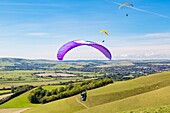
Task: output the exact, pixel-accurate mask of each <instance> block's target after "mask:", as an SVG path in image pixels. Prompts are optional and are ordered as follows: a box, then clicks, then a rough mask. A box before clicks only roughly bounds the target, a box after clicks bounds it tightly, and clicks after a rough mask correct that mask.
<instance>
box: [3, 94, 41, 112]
mask: <svg viewBox="0 0 170 113" xmlns="http://www.w3.org/2000/svg"><path fill="white" fill-rule="evenodd" d="M29 92H30V91H28V92H26V93H24V94H21V95H20V96H18V97H15V98H13V99H11V100H9V101H8V102H6V103H4V104H2V105H0V109H2V108H27V107H35V106H38V105H40V104H32V103H30V102H29V100H28V95H29Z"/></svg>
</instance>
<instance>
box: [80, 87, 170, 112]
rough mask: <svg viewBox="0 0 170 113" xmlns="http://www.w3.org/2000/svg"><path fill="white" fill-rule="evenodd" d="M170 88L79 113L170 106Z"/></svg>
mask: <svg viewBox="0 0 170 113" xmlns="http://www.w3.org/2000/svg"><path fill="white" fill-rule="evenodd" d="M169 100H170V86H168V87H164V88H161V89H158V90H155V91H151V92H148V93H144V94H140V95H137V96H132V97H129V98H126V99H122V100H118V101H115V102H110V103H107V104H103V105H99V106H95V107H92V108H89V109H86V110H83V111H79V112H77V113H104V112H105V113H115V112H121V111H127V110H133V109H139V108H146V107H157V106H161V105H170V101H169Z"/></svg>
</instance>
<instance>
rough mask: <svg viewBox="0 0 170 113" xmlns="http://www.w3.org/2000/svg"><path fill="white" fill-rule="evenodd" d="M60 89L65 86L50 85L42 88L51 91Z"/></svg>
mask: <svg viewBox="0 0 170 113" xmlns="http://www.w3.org/2000/svg"><path fill="white" fill-rule="evenodd" d="M59 87H65V85H49V86H43V87H42V88H43V89H45V90H49V91H51V90H52V89H56V88H59Z"/></svg>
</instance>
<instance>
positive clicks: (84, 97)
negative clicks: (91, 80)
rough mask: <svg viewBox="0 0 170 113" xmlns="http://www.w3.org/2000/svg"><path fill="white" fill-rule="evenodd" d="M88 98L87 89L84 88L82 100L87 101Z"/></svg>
mask: <svg viewBox="0 0 170 113" xmlns="http://www.w3.org/2000/svg"><path fill="white" fill-rule="evenodd" d="M86 98H87V93H86V91H85V90H84V91H82V92H81V100H82V101H86Z"/></svg>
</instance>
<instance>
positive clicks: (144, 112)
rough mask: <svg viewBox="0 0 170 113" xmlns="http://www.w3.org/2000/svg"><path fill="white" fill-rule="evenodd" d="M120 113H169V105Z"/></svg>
mask: <svg viewBox="0 0 170 113" xmlns="http://www.w3.org/2000/svg"><path fill="white" fill-rule="evenodd" d="M120 113H170V105H169V106H160V107H154V108H143V109H136V110H131V111H124V112H120Z"/></svg>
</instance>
